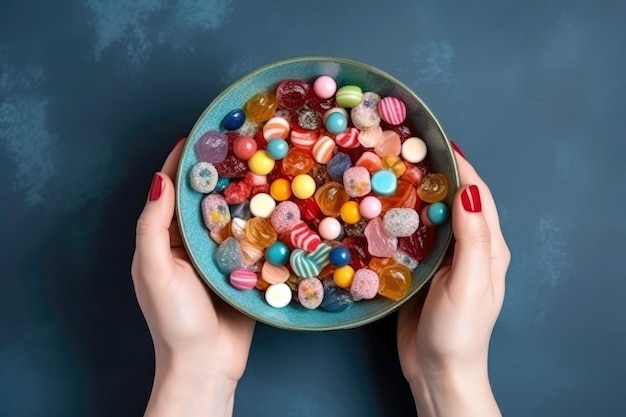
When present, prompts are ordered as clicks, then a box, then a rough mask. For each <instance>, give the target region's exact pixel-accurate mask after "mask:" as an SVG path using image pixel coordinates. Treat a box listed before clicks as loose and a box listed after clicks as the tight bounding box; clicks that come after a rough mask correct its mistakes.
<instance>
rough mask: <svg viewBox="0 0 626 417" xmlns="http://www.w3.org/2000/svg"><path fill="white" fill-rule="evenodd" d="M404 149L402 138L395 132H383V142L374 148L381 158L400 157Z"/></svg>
mask: <svg viewBox="0 0 626 417" xmlns="http://www.w3.org/2000/svg"><path fill="white" fill-rule="evenodd" d="M405 143H406V142H405ZM402 149H403V145H402V143H401V142H400V136H398V134H397V133H396V132H394V131H393V130H385V131H383V137H382V140H380V141H379V142H378V143H377V144H376V145H375V146H374V152H376V155H378V156H380V157H381V158H384V157H385V156H398V155H400V152H401V150H402ZM418 162H419V161H418Z"/></svg>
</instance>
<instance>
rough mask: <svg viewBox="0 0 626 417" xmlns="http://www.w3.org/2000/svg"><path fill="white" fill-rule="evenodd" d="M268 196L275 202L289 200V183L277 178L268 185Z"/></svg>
mask: <svg viewBox="0 0 626 417" xmlns="http://www.w3.org/2000/svg"><path fill="white" fill-rule="evenodd" d="M270 195H271V196H272V197H274V200H276V201H285V200H289V197H291V183H290V182H289V180H287V179H285V178H278V179H276V180H274V181H272V184H271V185H270Z"/></svg>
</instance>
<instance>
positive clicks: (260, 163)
mask: <svg viewBox="0 0 626 417" xmlns="http://www.w3.org/2000/svg"><path fill="white" fill-rule="evenodd" d="M274 165H275V162H274V159H273V158H272V157H271V156H270V155H269V153H267V151H266V150H262V149H261V150H258V151H256V152H255V153H254V155H252V157H251V158H250V159H248V167H249V168H250V171H252V172H253V173H255V174H257V175H267V174H269V173H270V172H272V170H273V169H274Z"/></svg>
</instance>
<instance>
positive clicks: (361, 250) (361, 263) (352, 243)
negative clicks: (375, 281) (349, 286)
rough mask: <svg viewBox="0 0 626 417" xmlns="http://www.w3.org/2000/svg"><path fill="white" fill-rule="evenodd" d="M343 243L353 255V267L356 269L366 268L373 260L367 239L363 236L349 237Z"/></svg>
mask: <svg viewBox="0 0 626 417" xmlns="http://www.w3.org/2000/svg"><path fill="white" fill-rule="evenodd" d="M341 243H342V244H343V245H344V246H345V247H346V248H348V250H350V254H351V255H352V262H351V265H352V267H353V268H354V269H360V268H365V267H366V266H367V264H368V262H369V261H370V260H371V259H372V255H370V254H369V252H368V251H367V239H366V238H365V237H363V236H348V237H346V238H344V239H343V240H342V241H341Z"/></svg>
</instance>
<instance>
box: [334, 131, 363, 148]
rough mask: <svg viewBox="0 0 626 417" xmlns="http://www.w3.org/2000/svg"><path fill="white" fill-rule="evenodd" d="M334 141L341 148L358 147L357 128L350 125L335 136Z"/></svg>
mask: <svg viewBox="0 0 626 417" xmlns="http://www.w3.org/2000/svg"><path fill="white" fill-rule="evenodd" d="M335 143H337V146H341V147H342V148H347V149H350V148H358V147H359V129H357V128H356V127H351V128H350V129H348V130H346V131H345V132H342V133H340V134H338V135H337V136H335Z"/></svg>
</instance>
